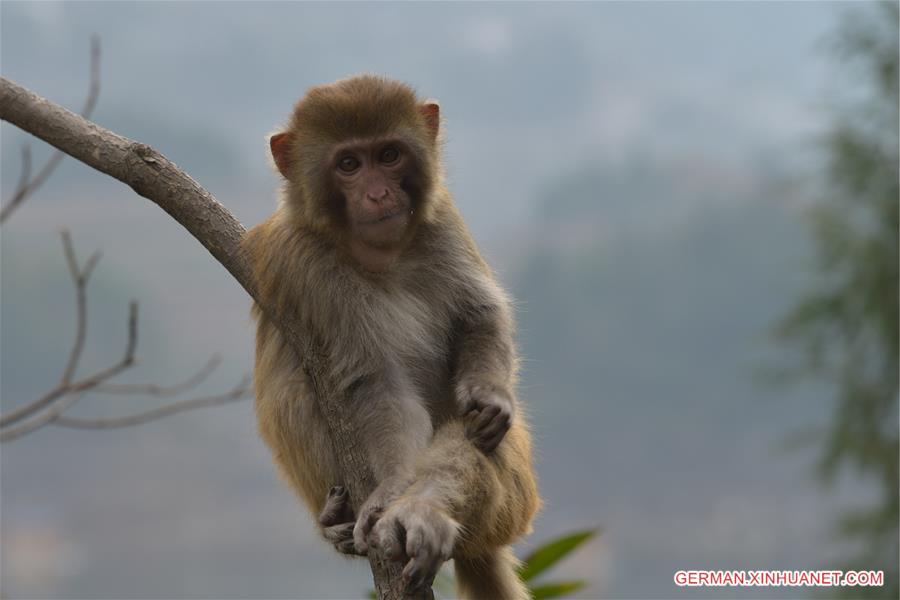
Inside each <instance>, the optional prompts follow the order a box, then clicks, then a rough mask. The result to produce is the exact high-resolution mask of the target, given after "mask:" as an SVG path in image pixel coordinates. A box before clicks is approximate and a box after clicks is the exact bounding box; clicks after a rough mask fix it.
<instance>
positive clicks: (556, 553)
mask: <svg viewBox="0 0 900 600" xmlns="http://www.w3.org/2000/svg"><path fill="white" fill-rule="evenodd" d="M597 533H598V531H597V530H596V529H586V530H584V531H576V532H575V533H570V534H568V535H564V536H562V537H559V538H556V539H555V540H550V541H549V542H547V543H546V544H543V545H542V546H540V547H538V548H536V549H535V550H534V551H533V552H532V553H531V554H529V555H528V556H526V557H525V559H524V560H522V565H521V566H520V567H519V577H521V578H522V581H524V582H525V583H526V584H528V589H529V590H530V591H531V596H532V598H534V600H543V599H544V598H561V597H563V596H565V595H567V594H570V593H572V592H576V591H578V590H580V589H581V588H583V587H584V586H586V585H587V581H584V580H582V579H577V580H573V581H554V582H547V583H541V582H535V579H536V578H537V577H538V576H539V575H541V574H542V573H544V572H545V571H547V570H548V569H550V567H552V566H553V565H555V564H556V563H558V562H559V561H561V560H562V559H563V558H565V557H566V556H568V555H569V554H571V553H572V552H574V551H575V550H577V549H578V547H579V546H581V545H582V544H584V543H585V542H587V541H588V540H590V539H591V538H592V537H594V536H595V535H597Z"/></svg>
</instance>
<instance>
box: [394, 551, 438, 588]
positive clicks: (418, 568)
mask: <svg viewBox="0 0 900 600" xmlns="http://www.w3.org/2000/svg"><path fill="white" fill-rule="evenodd" d="M407 548H409V543H408V542H407ZM409 556H410V559H409V562H407V563H406V566H405V567H403V579H404V580H405V581H406V587H407V589H408V590H409V591H418V590H421V589H424V588H426V587H430V586H431V585H432V584H433V583H434V578H435V576H436V575H437V572H438V570H439V569H440V568H441V565H442V564H444V561H445V560H446V558H444V557H443V556H441V553H440V552H439V550H438V548H437V547H434V546H431V545H428V544H421V543H420V544H419V545H418V548H417V550H416V553H415V554H410V555H409Z"/></svg>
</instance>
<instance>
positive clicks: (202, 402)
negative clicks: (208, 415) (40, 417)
mask: <svg viewBox="0 0 900 600" xmlns="http://www.w3.org/2000/svg"><path fill="white" fill-rule="evenodd" d="M251 381H252V380H251V379H250V377H249V376H244V378H243V379H241V381H240V382H239V383H238V384H237V385H236V386H234V388H233V389H232V390H231V391H229V392H226V393H224V394H218V395H216V396H205V397H202V398H192V399H190V400H179V401H178V402H172V403H170V404H166V405H164V406H160V407H158V408H154V409H152V410H147V411H144V412H141V413H137V414H135V415H129V416H127V417H119V418H116V419H78V418H74V417H63V416H59V417H57V418H56V419H55V420H54V421H53V424H54V425H59V426H61V427H70V428H72V429H118V428H121V427H133V426H135V425H142V424H144V423H149V422H150V421H156V420H158V419H162V418H164V417H168V416H171V415H174V414H177V413H180V412H186V411H189V410H196V409H198V408H206V407H210V406H220V405H222V404H228V403H230V402H235V401H237V400H242V399H244V398H246V397H247V396H248V395H249V394H250V392H251V391H252V386H251V385H250V383H251ZM94 391H96V390H94Z"/></svg>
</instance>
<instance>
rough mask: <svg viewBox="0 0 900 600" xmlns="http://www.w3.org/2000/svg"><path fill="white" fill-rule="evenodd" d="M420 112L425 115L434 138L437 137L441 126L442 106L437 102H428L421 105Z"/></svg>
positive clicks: (426, 123) (427, 125) (426, 125)
mask: <svg viewBox="0 0 900 600" xmlns="http://www.w3.org/2000/svg"><path fill="white" fill-rule="evenodd" d="M419 112H420V113H422V116H423V117H425V127H427V128H428V133H430V134H431V137H432V138H436V137H437V134H438V129H440V126H441V107H440V106H438V105H437V103H436V102H426V103H425V104H423V105H421V106H420V107H419Z"/></svg>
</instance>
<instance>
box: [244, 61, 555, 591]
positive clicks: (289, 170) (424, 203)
mask: <svg viewBox="0 0 900 600" xmlns="http://www.w3.org/2000/svg"><path fill="white" fill-rule="evenodd" d="M440 121H441V119H440V110H439V108H438V105H437V104H436V103H434V102H428V101H423V100H421V99H419V98H418V97H417V96H416V94H415V93H414V92H413V90H412V89H411V88H410V87H408V86H407V85H405V84H403V83H399V82H396V81H391V80H388V79H384V78H381V77H376V76H371V75H362V76H357V77H351V78H349V79H344V80H341V81H338V82H336V83H333V84H331V85H323V86H318V87H314V88H312V89H310V90H309V91H308V92H307V94H306V95H305V96H304V97H303V98H301V99H300V101H299V102H298V103H297V105H296V107H295V108H294V112H293V115H292V117H291V120H290V123H289V124H288V126H287V127H286V128H285V129H284V130H283V131H282V132H280V133H277V134H275V135H273V136H272V137H271V138H270V148H271V152H272V157H273V158H274V162H275V166H276V167H277V169H278V171H279V172H280V174H281V175H282V176H283V178H284V187H283V194H282V198H281V200H280V202H279V204H278V207H277V208H276V210H275V212H274V214H272V215H271V216H270V217H269V218H268V219H267V220H266V221H264V222H263V223H261V224H260V225H257V226H256V227H254V228H253V229H252V230H250V231H249V232H248V233H247V236H246V238H245V240H244V248H245V251H246V252H247V255H248V257H249V259H250V262H251V264H252V268H253V270H254V273H255V276H256V281H257V286H258V292H259V294H260V297H261V300H262V302H263V304H264V305H266V306H267V307H268V308H270V309H271V310H274V311H275V312H276V313H277V314H291V315H294V316H295V317H297V318H299V320H300V322H301V324H302V330H301V334H302V335H304V336H308V339H310V340H312V341H313V343H314V344H315V345H316V347H317V348H319V349H320V350H321V352H322V354H323V357H324V362H325V369H324V370H325V374H324V376H326V377H329V378H330V380H329V381H330V382H331V383H332V384H333V385H334V386H335V387H336V389H337V390H339V392H340V394H341V395H342V397H343V398H344V399H345V401H346V402H347V403H348V404H349V406H348V407H347V411H346V414H347V415H349V418H350V419H351V421H352V422H351V423H349V426H350V428H351V430H352V432H353V433H354V439H356V440H358V443H359V444H360V445H361V446H362V450H363V453H364V455H365V456H366V457H368V459H369V467H370V468H371V472H372V473H373V475H374V477H375V480H376V482H377V487H376V488H375V490H374V491H373V492H372V494H371V495H370V496H369V497H368V499H367V500H366V501H365V502H364V503H363V504H362V506H358V507H351V506H350V501H349V496H348V493H347V489H346V486H345V481H344V474H343V473H342V472H341V469H340V466H339V464H338V461H337V459H336V457H335V454H334V453H335V449H334V447H333V445H332V441H331V438H330V436H329V431H328V427H327V425H326V422H325V418H324V416H323V414H322V413H321V412H320V409H319V406H318V404H317V403H316V398H315V397H314V396H313V394H312V391H311V388H310V384H309V381H308V380H307V376H306V375H305V373H304V370H303V368H302V366H301V364H302V363H301V358H300V357H299V356H298V355H297V354H296V353H295V350H294V349H293V347H292V346H291V345H290V344H289V343H288V342H287V341H286V339H285V338H284V337H283V336H282V335H281V334H280V333H279V331H278V329H277V328H276V327H275V325H274V324H273V323H272V321H271V320H270V319H269V318H268V317H267V316H266V315H265V314H263V313H262V311H261V310H260V309H259V307H255V308H254V316H255V318H256V320H257V324H258V329H257V343H256V370H255V385H256V412H257V416H258V421H259V431H260V433H261V435H262V437H263V439H264V440H265V442H266V443H267V444H268V446H269V447H270V449H271V450H272V454H273V456H274V460H275V463H276V465H277V466H278V468H279V470H280V471H281V472H282V474H283V476H284V478H285V479H286V480H287V481H288V482H289V483H290V484H291V486H292V487H293V488H294V489H295V490H296V492H297V494H298V495H299V496H300V498H301V500H302V501H303V502H304V503H305V504H306V505H307V506H308V507H309V508H310V510H311V511H312V513H313V514H314V515H317V517H318V521H319V524H320V526H321V528H322V533H323V536H324V537H325V538H326V540H328V541H329V542H330V543H332V544H333V545H334V547H335V548H336V549H337V550H338V551H339V552H341V553H344V554H357V555H363V554H366V553H367V552H368V550H369V549H370V548H377V549H378V550H380V551H382V552H383V553H384V555H385V556H387V557H388V558H389V559H392V560H396V561H402V562H403V563H404V565H405V566H404V570H403V574H404V579H405V580H406V582H407V586H408V589H409V590H410V591H415V590H421V589H423V588H424V587H425V586H430V585H431V584H432V581H433V580H434V576H435V574H436V573H437V570H438V569H439V568H440V566H441V565H442V564H443V563H444V561H446V560H448V559H450V558H452V559H454V564H455V570H456V577H457V581H458V584H459V594H460V596H461V597H466V598H471V599H474V600H488V599H492V600H493V599H520V598H527V596H528V594H527V591H526V589H525V587H524V586H523V584H522V583H521V582H520V581H519V579H518V577H517V575H516V573H515V567H516V565H517V563H516V559H515V557H514V556H513V554H512V552H511V550H510V549H509V544H510V543H512V542H513V541H514V540H515V539H516V538H518V537H520V536H522V535H524V534H526V533H528V532H529V531H530V528H531V521H532V518H533V517H534V514H535V512H536V511H537V509H538V507H539V504H540V500H539V497H538V493H537V488H536V482H535V475H534V470H533V467H532V461H531V441H530V437H529V434H528V429H527V426H526V423H525V420H524V417H523V415H522V412H521V409H520V407H519V406H518V402H517V400H516V396H515V379H516V363H517V359H516V355H515V348H514V346H513V337H512V335H513V334H512V321H511V315H510V312H511V311H510V306H509V301H508V299H507V297H506V295H505V294H504V292H503V290H502V289H501V288H500V287H499V286H498V284H497V282H496V281H495V279H494V277H493V275H492V273H491V271H490V269H489V268H488V266H487V265H486V263H485V262H484V260H483V259H482V258H481V255H480V254H479V252H478V249H477V248H476V246H475V243H474V241H473V240H472V237H471V235H470V234H469V233H468V230H467V229H466V226H465V224H464V223H463V221H462V218H461V217H460V215H459V213H458V211H457V209H456V207H455V206H454V203H453V200H452V198H451V196H450V193H449V191H448V190H447V188H446V187H445V185H444V183H443V171H442V166H441V162H440V161H441V159H440V150H441V148H440V145H441V142H440V133H441V131H440V130H441V127H440Z"/></svg>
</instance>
